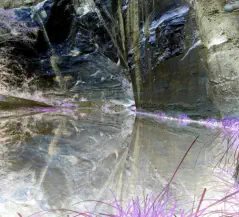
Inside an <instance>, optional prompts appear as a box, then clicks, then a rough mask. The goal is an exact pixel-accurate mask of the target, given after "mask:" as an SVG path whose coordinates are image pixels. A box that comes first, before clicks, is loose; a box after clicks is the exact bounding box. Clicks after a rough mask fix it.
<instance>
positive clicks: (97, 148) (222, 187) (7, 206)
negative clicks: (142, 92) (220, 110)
mask: <svg viewBox="0 0 239 217" xmlns="http://www.w3.org/2000/svg"><path fill="white" fill-rule="evenodd" d="M20 103H21V102H20ZM97 103H98V104H97ZM97 103H88V104H87V103H85V106H84V107H83V106H78V107H77V108H76V107H72V106H68V107H67V108H57V109H56V108H47V107H45V108H40V107H39V105H37V107H36V108H33V107H31V108H30V109H29V108H28V109H26V108H19V106H18V108H14V109H10V110H9V109H8V110H6V109H5V110H1V118H0V143H1V149H0V156H1V157H0V165H1V169H0V180H1V181H0V183H1V184H0V216H2V217H3V216H4V217H5V216H8V217H13V216H17V213H20V214H21V215H22V216H29V215H30V214H33V213H36V212H38V211H42V210H48V209H58V208H71V209H74V210H78V211H79V210H82V209H85V206H86V204H84V203H78V202H81V201H85V200H97V201H98V200H99V201H111V200H113V198H114V197H116V198H117V199H118V200H122V201H127V200H129V199H131V198H134V197H136V196H139V197H141V198H143V197H145V195H147V194H149V195H151V196H156V195H157V194H158V193H159V192H160V191H161V190H162V188H163V187H164V186H165V185H166V184H167V183H168V181H169V179H170V178H171V177H172V175H173V173H174V171H175V169H176V168H177V166H178V165H179V162H180V160H181V159H182V157H183V156H184V154H185V152H186V150H187V149H188V147H189V146H190V144H191V143H192V142H193V141H194V140H195V138H196V137H197V136H199V138H198V140H197V141H196V143H195V144H194V146H193V147H192V149H191V150H190V152H189V154H188V155H187V157H186V159H185V160H184V162H183V164H182V165H181V167H180V169H179V171H178V173H177V174H176V176H175V178H174V180H173V182H172V185H171V187H170V189H171V190H170V191H171V192H172V195H173V197H175V199H177V200H178V201H179V204H180V206H181V207H184V208H186V209H188V208H192V201H194V200H196V199H198V198H199V197H200V195H201V194H202V192H203V189H204V188H207V198H216V199H220V198H222V197H223V196H225V195H226V194H227V193H228V191H233V190H234V189H236V187H235V179H234V178H233V175H234V173H235V169H236V165H235V158H236V156H235V155H236V154H235V153H236V151H237V150H236V145H235V143H236V139H235V138H236V137H234V140H233V139H232V138H233V136H232V135H225V134H224V133H223V131H222V129H221V128H215V129H207V128H206V127H205V126H200V124H197V123H193V124H189V125H187V126H185V125H180V124H179V123H178V122H177V121H176V120H170V119H169V120H164V121H162V120H160V119H159V118H156V116H155V117H154V116H152V117H151V116H150V115H147V114H146V113H138V114H137V113H135V112H134V111H131V110H129V109H128V108H127V107H126V106H119V105H114V106H113V105H108V104H105V102H101V103H99V102H97ZM92 105H94V106H92ZM20 107H21V106H20ZM232 144H234V145H232ZM227 151H228V152H227ZM225 152H227V154H225V155H224V153H225ZM112 192H113V194H112ZM206 204H210V201H205V202H204V205H206ZM101 205H102V204H100V203H98V204H97V203H95V202H94V203H93V202H92V203H87V207H88V209H90V210H97V211H99V210H102V209H103V208H102V206H101ZM58 215H59V216H61V215H60V214H59V213H52V214H51V215H50V214H48V215H47V216H58ZM62 216H64V215H62Z"/></svg>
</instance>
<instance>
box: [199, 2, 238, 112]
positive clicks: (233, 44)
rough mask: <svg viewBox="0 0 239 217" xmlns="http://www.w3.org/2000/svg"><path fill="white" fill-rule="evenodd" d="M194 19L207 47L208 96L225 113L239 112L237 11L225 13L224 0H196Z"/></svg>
mask: <svg viewBox="0 0 239 217" xmlns="http://www.w3.org/2000/svg"><path fill="white" fill-rule="evenodd" d="M195 3H196V4H195V7H196V13H197V23H198V25H199V31H200V34H201V36H202V41H203V44H204V45H205V47H206V48H207V54H206V61H207V65H208V70H209V71H208V77H209V80H210V87H211V96H212V99H213V102H214V104H215V105H216V107H217V108H218V109H219V110H220V111H221V113H222V114H224V115H238V114H239V109H238V108H239V88H238V81H239V61H238V60H239V47H238V42H239V29H238V28H237V26H238V24H239V19H238V15H239V12H238V11H237V12H236V11H235V12H233V13H224V12H223V7H224V5H225V2H224V1H223V0H215V1H212V2H208V1H204V0H197V1H195Z"/></svg>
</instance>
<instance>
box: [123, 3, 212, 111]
mask: <svg viewBox="0 0 239 217" xmlns="http://www.w3.org/2000/svg"><path fill="white" fill-rule="evenodd" d="M137 2H138V1H137V0H135V1H131V2H128V4H127V5H123V6H122V11H123V13H124V14H126V15H125V16H124V19H125V20H124V22H125V24H126V23H127V20H129V18H127V16H128V17H129V16H130V15H129V14H131V13H132V12H130V10H131V11H132V10H133V9H132V8H135V7H136V8H137V4H136V3H137ZM151 3H152V1H149V2H148V4H146V5H145V6H142V5H140V6H138V14H139V15H140V17H139V18H138V19H139V24H138V25H139V34H140V39H139V43H140V46H139V48H138V49H137V47H134V46H132V45H133V42H132V40H130V39H131V36H129V38H128V40H127V43H128V45H127V46H128V47H130V50H129V53H128V62H129V66H130V71H131V73H132V74H133V77H132V80H133V79H135V77H140V78H141V79H140V80H141V81H138V83H140V88H138V87H136V85H135V86H134V87H135V89H140V94H138V95H137V93H135V98H136V103H137V101H138V103H137V105H138V107H141V108H143V109H150V110H157V109H160V110H174V111H181V112H185V111H187V112H189V113H190V114H192V115H201V114H205V115H206V114H208V115H210V114H212V113H214V112H215V110H214V106H213V105H212V102H211V100H210V96H209V85H208V84H209V81H208V75H207V68H206V65H205V63H204V61H203V59H204V57H205V49H203V46H202V43H201V40H200V37H199V36H198V33H197V32H198V30H197V27H196V22H195V14H194V11H193V9H192V8H190V6H189V5H187V4H185V3H183V2H182V1H169V0H165V1H156V2H155V5H154V7H153V6H151ZM135 5H136V6H135ZM134 10H135V9H134ZM134 12H135V11H134ZM146 12H147V14H146ZM127 13H129V14H128V15H127ZM142 14H144V16H143V18H142ZM145 14H146V15H145ZM131 17H133V15H131ZM134 19H135V18H134ZM128 22H129V21H128ZM126 25H127V24H126ZM134 25H136V24H135V23H133V25H132V27H131V28H133V26H134ZM132 34H133V33H132ZM136 44H137V43H136ZM137 50H139V51H137ZM137 52H139V53H138V54H137ZM135 56H138V57H139V58H140V59H139V61H138V60H137V58H135ZM136 70H138V71H139V72H138V75H137V76H136ZM135 83H136V82H135ZM136 92H138V90H137V91H136Z"/></svg>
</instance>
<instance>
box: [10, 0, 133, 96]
mask: <svg viewBox="0 0 239 217" xmlns="http://www.w3.org/2000/svg"><path fill="white" fill-rule="evenodd" d="M83 7H84V5H83ZM12 11H14V13H15V16H14V18H13V19H14V20H16V21H19V22H21V23H23V24H24V25H25V26H27V27H28V28H29V29H31V30H32V34H33V37H35V38H34V39H35V41H34V43H32V45H31V49H32V50H31V49H29V48H30V47H29V46H28V45H26V46H25V45H24V44H23V47H24V46H25V47H24V49H25V52H22V55H24V56H25V57H26V58H27V60H28V62H29V64H32V67H31V70H32V71H34V74H37V75H38V76H40V77H43V78H44V79H47V80H49V79H50V78H53V77H55V71H54V70H53V68H52V64H51V61H50V59H51V55H54V56H57V66H58V67H59V70H60V72H61V74H62V76H63V77H67V79H68V81H67V88H68V89H70V90H71V91H73V92H77V91H80V92H82V91H84V90H87V91H90V90H92V91H93V92H94V93H92V98H94V99H95V98H97V97H100V98H102V96H107V97H108V98H110V99H120V98H126V99H132V96H130V95H131V94H130V88H131V87H130V83H129V81H127V80H126V79H124V75H123V73H122V68H120V67H119V66H117V65H116V62H117V61H118V52H117V49H116V48H115V46H114V44H113V42H112V40H111V37H110V35H109V33H108V32H107V31H106V28H105V25H104V22H105V21H104V20H101V19H102V18H101V17H99V16H98V15H97V11H93V10H88V11H87V12H86V13H83V14H80V15H79V14H76V12H75V8H74V5H73V2H72V1H69V0H56V1H53V0H46V1H44V2H42V3H40V4H38V5H36V6H33V7H29V8H18V9H13V10H12ZM39 17H40V18H41V20H39ZM42 24H43V25H44V27H45V30H46V32H47V35H48V38H49V41H50V43H51V46H49V42H48V41H47V39H46V37H45V35H44V32H43V29H42ZM34 35H36V36H34ZM16 41H17V43H16V44H12V45H11V46H12V47H14V49H15V53H14V54H16V51H17V50H21V49H20V47H21V44H19V40H16ZM6 46H7V45H6ZM32 51H36V52H35V53H34V55H33V54H32V53H31V52H32ZM20 53H21V52H20ZM97 90H100V91H98V92H97Z"/></svg>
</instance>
